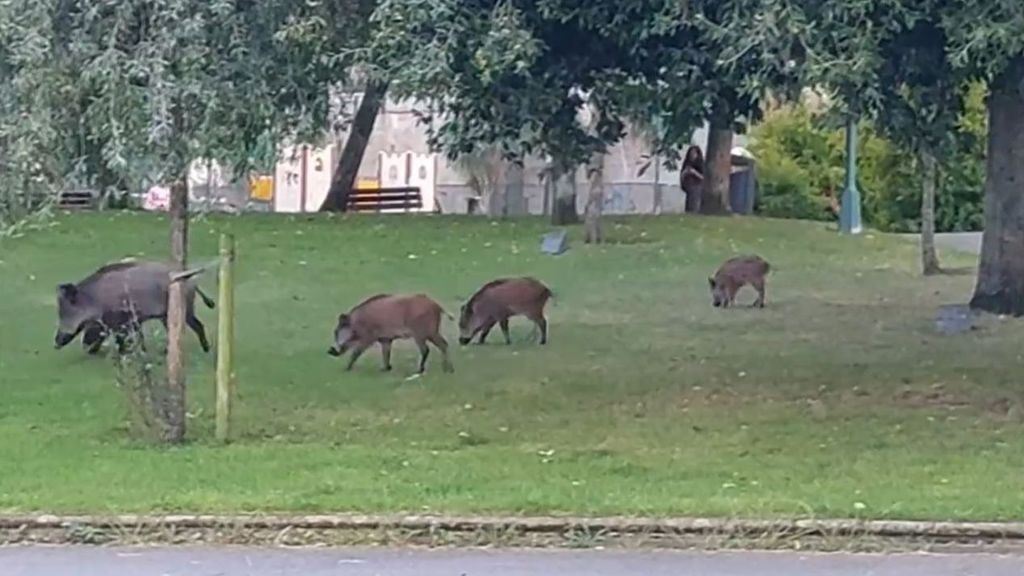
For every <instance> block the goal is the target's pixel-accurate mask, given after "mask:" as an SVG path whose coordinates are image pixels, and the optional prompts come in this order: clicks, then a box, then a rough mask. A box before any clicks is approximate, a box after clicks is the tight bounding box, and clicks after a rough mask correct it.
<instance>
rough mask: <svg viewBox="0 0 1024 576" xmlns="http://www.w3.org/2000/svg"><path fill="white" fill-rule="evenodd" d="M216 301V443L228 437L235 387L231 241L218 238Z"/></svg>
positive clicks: (229, 434) (223, 235)
mask: <svg viewBox="0 0 1024 576" xmlns="http://www.w3.org/2000/svg"><path fill="white" fill-rule="evenodd" d="M218 288H219V291H220V298H219V300H220V302H219V306H218V308H219V317H220V319H219V321H218V325H217V430H216V434H217V440H218V441H221V442H227V441H228V440H229V439H230V437H231V400H232V396H234V388H235V368H234V339H235V238H234V236H232V235H230V234H221V236H220V280H219V286H218Z"/></svg>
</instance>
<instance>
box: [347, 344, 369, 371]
mask: <svg viewBox="0 0 1024 576" xmlns="http://www.w3.org/2000/svg"><path fill="white" fill-rule="evenodd" d="M369 347H370V345H369V344H366V343H365V342H359V343H357V344H356V345H355V346H353V347H352V355H351V356H349V358H348V365H347V366H345V371H346V372H348V371H350V370H352V366H354V365H355V363H356V360H359V357H360V356H362V355H363V352H366V349H367V348H369Z"/></svg>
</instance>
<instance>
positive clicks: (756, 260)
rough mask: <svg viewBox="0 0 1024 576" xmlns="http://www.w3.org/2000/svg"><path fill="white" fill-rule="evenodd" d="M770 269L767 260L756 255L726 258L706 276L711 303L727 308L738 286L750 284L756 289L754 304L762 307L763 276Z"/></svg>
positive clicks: (731, 302)
mask: <svg viewBox="0 0 1024 576" xmlns="http://www.w3.org/2000/svg"><path fill="white" fill-rule="evenodd" d="M770 270H771V266H770V265H769V264H768V262H765V261H764V260H763V259H762V258H761V257H760V256H756V255H750V256H736V257H735V258H730V259H729V260H726V261H725V262H724V263H723V264H722V265H721V266H720V267H719V268H718V270H717V271H716V272H715V275H714V276H711V277H710V278H708V284H710V285H711V304H712V305H713V306H714V307H716V308H718V307H719V306H721V307H722V308H728V307H729V305H731V304H733V303H734V302H735V301H736V293H737V292H739V290H740V288H742V287H743V286H745V285H747V284H750V285H751V286H753V287H754V290H757V300H755V301H754V306H757V307H760V308H764V295H765V276H767V275H768V272H769V271H770Z"/></svg>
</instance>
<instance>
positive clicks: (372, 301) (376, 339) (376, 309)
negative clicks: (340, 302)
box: [327, 294, 455, 374]
mask: <svg viewBox="0 0 1024 576" xmlns="http://www.w3.org/2000/svg"><path fill="white" fill-rule="evenodd" d="M442 314H444V315H445V316H447V317H448V318H449V319H451V320H454V319H455V318H453V317H452V316H451V315H450V314H448V313H447V312H445V311H444V308H442V307H441V305H440V304H438V303H437V302H434V301H433V300H431V299H430V298H429V297H428V296H426V295H424V294H414V295H392V294H377V295H376V296H371V297H370V298H367V299H366V300H364V301H362V302H361V303H359V304H358V305H356V306H355V307H354V308H352V309H351V310H349V311H348V313H345V314H341V315H339V316H338V325H337V327H336V328H335V329H334V346H331V348H330V349H329V350H328V351H327V353H328V354H330V355H331V356H342V355H343V354H345V352H347V351H348V350H351V351H352V356H351V357H350V358H349V361H348V366H346V368H345V369H346V370H351V369H352V366H353V365H354V364H355V363H356V360H358V359H359V357H360V356H361V355H362V354H363V352H365V351H366V349H367V348H369V347H370V346H373V345H374V344H375V343H379V344H380V351H381V355H382V356H383V358H384V370H391V343H392V342H393V341H395V340H403V339H407V338H412V339H413V340H415V341H416V346H418V347H419V349H420V368H419V373H421V374H422V373H423V371H424V370H426V367H427V356H429V355H430V348H428V347H427V342H430V343H432V344H433V345H434V346H436V347H437V349H438V350H440V351H441V354H442V356H443V358H444V371H445V372H453V371H454V368H453V367H452V363H451V360H450V359H449V357H448V342H447V341H446V340H445V339H444V336H441V315H442Z"/></svg>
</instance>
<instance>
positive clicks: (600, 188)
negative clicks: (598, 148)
mask: <svg viewBox="0 0 1024 576" xmlns="http://www.w3.org/2000/svg"><path fill="white" fill-rule="evenodd" d="M587 182H588V184H589V188H590V189H589V190H588V191H587V206H586V211H585V212H584V216H583V230H584V237H583V241H584V242H586V243H587V244H600V243H601V242H603V241H604V232H603V231H602V230H601V212H603V210H604V154H601V153H597V154H594V155H593V156H591V157H590V162H588V163H587Z"/></svg>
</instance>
